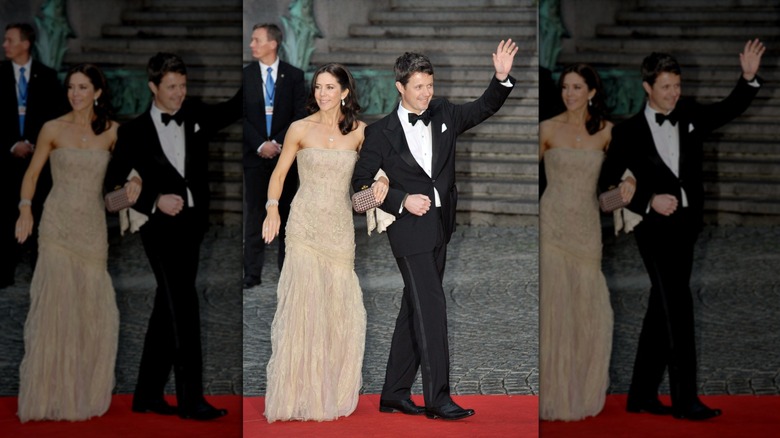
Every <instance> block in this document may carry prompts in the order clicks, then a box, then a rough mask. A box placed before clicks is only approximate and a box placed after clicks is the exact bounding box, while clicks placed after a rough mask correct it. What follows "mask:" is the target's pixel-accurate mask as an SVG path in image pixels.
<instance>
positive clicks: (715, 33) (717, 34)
mask: <svg viewBox="0 0 780 438" xmlns="http://www.w3.org/2000/svg"><path fill="white" fill-rule="evenodd" d="M705 1H706V0H705ZM748 34H750V35H748ZM596 35H597V36H602V37H611V38H634V39H640V38H659V37H660V38H677V39H683V40H687V39H693V38H733V39H735V40H737V41H741V40H745V41H747V39H748V38H751V37H752V35H758V36H760V37H761V39H762V40H764V39H768V41H774V40H776V39H777V38H780V27H778V26H776V25H774V24H763V23H755V24H752V25H751V26H750V28H749V31H748V30H747V29H746V28H745V27H743V26H729V25H709V26H708V25H697V26H688V25H668V24H658V25H650V26H646V25H634V26H618V25H613V24H600V25H598V26H597V27H596Z"/></svg>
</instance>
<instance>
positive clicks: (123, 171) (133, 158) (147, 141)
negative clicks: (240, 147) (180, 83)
mask: <svg viewBox="0 0 780 438" xmlns="http://www.w3.org/2000/svg"><path fill="white" fill-rule="evenodd" d="M241 94H242V93H241V91H239V92H238V93H236V95H235V96H233V97H232V98H231V99H230V100H228V101H226V102H223V103H219V104H215V105H207V104H203V103H201V102H197V101H191V100H187V101H185V103H184V105H182V108H181V109H180V110H179V111H181V112H182V113H183V116H184V131H185V157H184V160H185V165H184V167H185V170H184V176H182V175H180V174H179V172H178V171H177V170H176V168H175V167H174V166H173V165H172V164H171V162H170V161H168V158H167V157H166V156H165V152H163V149H162V145H161V143H160V139H159V137H158V135H157V130H156V129H155V127H154V123H153V122H152V117H151V113H150V111H149V110H147V111H146V112H145V113H143V114H142V115H141V116H139V117H138V118H136V119H134V120H132V121H130V122H128V123H125V124H123V125H122V126H120V127H119V131H118V133H117V143H116V147H115V148H114V153H113V157H112V159H111V162H110V163H109V165H108V170H107V171H106V179H105V190H106V191H111V190H114V189H116V188H118V187H121V186H122V185H124V183H125V181H126V180H127V176H128V174H129V173H130V171H131V170H132V169H135V170H136V171H138V173H139V175H140V176H141V180H142V181H143V188H142V189H141V195H140V197H139V198H138V201H137V202H136V205H135V206H134V207H133V208H134V209H136V210H138V211H139V212H141V213H144V214H145V215H147V216H149V221H150V222H152V221H155V220H157V219H160V218H161V215H164V213H162V212H160V211H159V210H158V209H156V210H155V212H154V213H152V209H153V207H154V206H155V204H156V202H157V198H158V197H159V196H160V195H164V194H177V195H179V196H181V197H182V199H184V200H185V202H186V200H187V188H189V189H190V192H191V193H192V198H193V204H194V206H193V210H194V211H195V212H196V214H195V216H196V217H197V218H198V219H197V221H198V222H199V224H198V225H199V226H202V227H203V228H202V229H203V230H205V229H206V227H207V225H208V212H209V175H208V157H209V150H208V141H209V139H210V138H211V137H212V136H213V134H214V133H215V132H216V131H218V130H220V129H222V128H224V127H225V126H227V125H229V124H230V123H232V122H234V121H235V120H238V118H239V117H240V116H241V101H240V99H241ZM171 123H174V122H171Z"/></svg>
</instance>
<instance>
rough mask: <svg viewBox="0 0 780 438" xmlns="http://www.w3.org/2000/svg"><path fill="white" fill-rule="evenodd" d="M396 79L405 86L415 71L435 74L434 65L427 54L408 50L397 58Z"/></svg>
mask: <svg viewBox="0 0 780 438" xmlns="http://www.w3.org/2000/svg"><path fill="white" fill-rule="evenodd" d="M393 70H395V81H396V82H400V83H401V85H403V86H404V87H405V86H406V83H407V82H409V78H410V77H412V75H413V74H415V73H427V74H429V75H433V65H431V61H430V60H428V58H427V57H426V56H425V55H420V54H419V53H412V52H406V53H404V54H403V55H401V56H399V57H398V59H396V60H395V67H394V69H393Z"/></svg>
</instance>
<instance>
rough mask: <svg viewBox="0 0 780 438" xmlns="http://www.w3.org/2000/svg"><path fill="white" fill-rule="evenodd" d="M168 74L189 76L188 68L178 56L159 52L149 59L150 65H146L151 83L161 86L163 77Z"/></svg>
mask: <svg viewBox="0 0 780 438" xmlns="http://www.w3.org/2000/svg"><path fill="white" fill-rule="evenodd" d="M168 73H180V74H182V75H184V76H187V66H186V65H184V61H183V60H182V59H181V58H180V57H179V56H178V55H174V54H173V53H165V52H157V54H156V55H154V56H152V57H151V58H149V63H148V64H147V65H146V75H147V76H148V77H149V82H152V83H154V85H160V81H162V78H163V76H165V75H166V74H168Z"/></svg>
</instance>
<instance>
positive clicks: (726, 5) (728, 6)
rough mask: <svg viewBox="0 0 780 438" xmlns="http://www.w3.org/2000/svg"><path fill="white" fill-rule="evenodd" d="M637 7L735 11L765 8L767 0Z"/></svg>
mask: <svg viewBox="0 0 780 438" xmlns="http://www.w3.org/2000/svg"><path fill="white" fill-rule="evenodd" d="M636 3H637V6H639V7H640V8H643V9H655V10H659V9H663V10H666V9H680V8H689V9H694V10H702V9H709V10H721V9H725V10H735V9H743V8H765V7H766V6H767V4H768V2H767V0H638V1H637V2H636Z"/></svg>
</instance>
